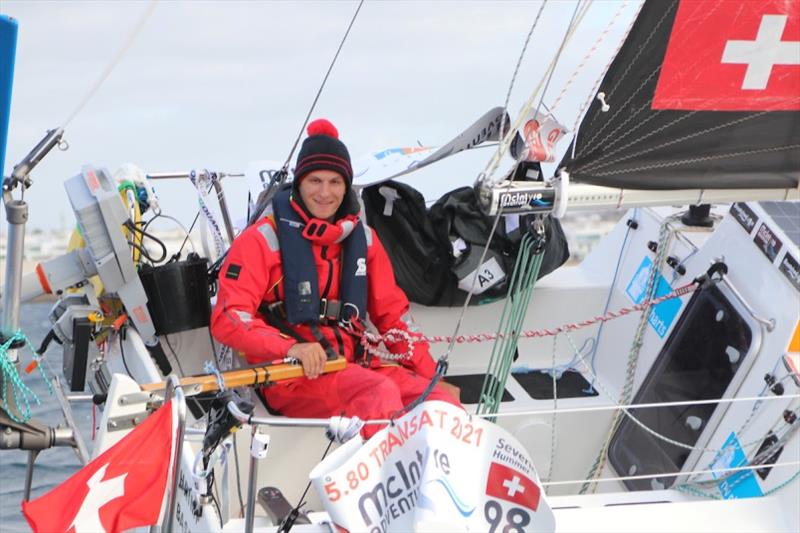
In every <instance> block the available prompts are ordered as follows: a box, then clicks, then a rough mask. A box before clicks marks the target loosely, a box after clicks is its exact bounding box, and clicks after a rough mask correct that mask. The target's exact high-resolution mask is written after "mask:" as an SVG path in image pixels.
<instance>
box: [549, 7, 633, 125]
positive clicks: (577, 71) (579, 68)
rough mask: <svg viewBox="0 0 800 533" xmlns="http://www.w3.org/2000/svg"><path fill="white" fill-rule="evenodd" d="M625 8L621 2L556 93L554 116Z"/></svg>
mask: <svg viewBox="0 0 800 533" xmlns="http://www.w3.org/2000/svg"><path fill="white" fill-rule="evenodd" d="M626 7H628V2H627V1H626V2H623V3H622V4H621V5H620V6H619V9H617V12H616V13H615V14H614V17H613V18H612V19H611V20H610V21H609V23H608V24H607V25H606V27H605V29H604V30H603V31H602V32H600V35H598V36H597V39H596V40H595V42H594V44H593V45H592V47H591V48H590V49H589V51H588V52H586V55H585V56H583V59H582V60H581V62H580V64H579V65H578V66H577V68H575V70H574V71H573V72H572V75H571V76H570V77H569V79H568V80H567V83H565V84H564V87H562V88H561V92H560V93H558V96H557V97H556V99H555V100H554V101H553V105H551V106H550V112H551V113H553V114H555V112H556V108H558V104H559V103H561V99H562V98H564V95H565V94H567V90H568V89H569V88H570V86H571V85H572V83H573V82H574V81H575V78H577V77H578V74H580V73H581V71H582V70H583V68H584V67H585V66H586V63H588V62H589V59H591V57H592V56H593V55H594V53H595V52H596V51H597V49H598V48H599V47H600V45H601V44H602V43H603V41H604V40H605V38H606V37H607V36H608V33H609V32H610V31H611V28H613V27H614V25H615V24H616V23H617V19H619V16H620V15H621V14H622V12H623V11H624V10H625V8H626ZM614 55H615V56H616V54H614ZM609 64H610V63H609Z"/></svg>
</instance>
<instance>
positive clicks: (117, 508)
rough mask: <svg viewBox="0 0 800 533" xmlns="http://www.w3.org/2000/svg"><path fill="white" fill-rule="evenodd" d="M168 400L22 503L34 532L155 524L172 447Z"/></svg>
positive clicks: (97, 529)
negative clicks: (114, 441) (66, 475)
mask: <svg viewBox="0 0 800 533" xmlns="http://www.w3.org/2000/svg"><path fill="white" fill-rule="evenodd" d="M172 404H173V402H169V403H167V404H165V405H164V406H163V407H161V408H160V409H159V410H158V411H156V412H155V413H153V414H152V415H150V416H149V417H148V418H147V419H146V420H145V421H144V422H142V424H141V425H139V426H137V427H136V428H135V429H134V430H133V431H131V432H130V433H129V434H128V435H126V436H125V437H124V438H123V439H122V440H120V441H119V442H118V443H117V444H115V445H114V446H112V447H111V448H109V449H108V450H106V451H105V452H103V454H102V455H100V456H99V457H97V458H96V459H94V460H93V461H91V462H90V463H89V464H87V465H86V466H85V467H83V468H82V469H81V470H79V471H78V472H76V473H75V474H74V475H73V476H72V477H70V478H69V479H67V480H66V481H65V482H64V483H62V484H61V485H59V486H57V487H56V488H54V489H53V490H51V491H50V492H48V493H47V494H44V495H43V496H41V497H39V498H37V499H35V500H31V501H29V502H22V513H23V514H24V515H25V518H26V519H27V520H28V524H30V526H31V528H32V529H33V530H34V531H35V532H43V533H60V532H74V533H81V532H90V531H91V532H99V531H123V530H127V529H130V528H134V527H139V526H149V525H153V524H155V523H157V522H158V518H159V515H160V514H161V506H162V503H163V500H164V493H165V492H166V487H167V480H168V478H169V468H170V459H171V457H172V455H173V449H174V446H175V425H174V424H173V415H172V411H173V408H172Z"/></svg>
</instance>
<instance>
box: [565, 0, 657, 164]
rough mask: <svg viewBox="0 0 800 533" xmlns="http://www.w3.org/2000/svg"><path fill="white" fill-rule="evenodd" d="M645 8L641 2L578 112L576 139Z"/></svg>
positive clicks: (574, 129) (573, 147)
mask: <svg viewBox="0 0 800 533" xmlns="http://www.w3.org/2000/svg"><path fill="white" fill-rule="evenodd" d="M643 6H644V2H640V4H639V9H637V10H636V14H635V15H634V16H633V18H632V19H631V21H630V23H629V24H628V27H627V28H626V29H625V34H624V35H623V36H622V38H621V39H620V40H619V42H618V43H617V48H616V49H615V50H614V53H613V54H611V57H610V58H609V59H608V61H607V62H606V66H605V67H604V68H603V71H602V72H601V73H600V75H599V76H598V77H597V79H596V80H595V82H594V85H593V86H592V90H591V91H589V94H588V96H587V97H586V101H584V102H583V105H581V108H580V110H579V111H578V115H577V116H576V117H575V123H574V124H573V125H572V131H574V132H575V137H576V138H577V136H578V124H580V122H581V119H582V118H583V116H584V112H585V111H586V109H587V108H588V107H589V104H590V103H591V102H592V101H593V100H594V99H595V94H597V90H598V89H599V88H600V84H601V83H602V82H603V78H605V77H606V73H607V72H608V69H609V68H611V63H613V62H614V58H615V57H617V55H618V54H619V51H620V49H621V48H622V45H623V44H624V43H625V41H626V40H627V39H628V35H629V34H630V33H631V28H633V24H634V22H636V19H637V18H639V13H640V12H641V11H642V7H643ZM606 97H609V94H606ZM595 118H597V117H595ZM576 144H577V143H573V146H572V149H573V154H572V157H573V158H574V157H575V153H574V152H575V145H576Z"/></svg>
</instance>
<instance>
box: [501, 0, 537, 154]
mask: <svg viewBox="0 0 800 533" xmlns="http://www.w3.org/2000/svg"><path fill="white" fill-rule="evenodd" d="M546 5H547V0H544V1H543V2H542V5H540V6H539V11H537V12H536V17H534V19H533V24H531V29H530V30H528V36H527V37H526V38H525V43H524V44H523V45H522V51H520V53H519V58H518V59H517V65H516V67H514V74H512V75H511V83H509V84H508V91H507V92H506V100H505V102H504V103H503V118H502V119H501V120H500V135H502V134H503V131H504V130H505V128H506V115H507V114H508V102H509V101H510V100H511V90H512V89H513V88H514V84H515V83H516V81H517V74H518V73H519V69H520V66H522V58H524V57H525V51H526V50H527V49H528V44H529V43H530V41H531V36H533V30H534V29H536V26H537V25H538V24H539V19H540V18H541V16H542V11H544V6H546ZM495 144H496V146H497V152H498V153H499V152H500V150H502V149H503V143H501V142H498V143H495Z"/></svg>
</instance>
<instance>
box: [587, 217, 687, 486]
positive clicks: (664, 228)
mask: <svg viewBox="0 0 800 533" xmlns="http://www.w3.org/2000/svg"><path fill="white" fill-rule="evenodd" d="M675 219H676V215H672V216H669V217H667V218H665V219H664V220H663V222H662V223H661V227H660V228H659V237H658V247H657V248H656V256H655V258H654V259H653V264H652V265H650V272H649V273H648V276H647V286H646V288H645V294H644V301H647V302H649V301H650V300H652V299H653V298H654V297H655V294H656V291H657V290H658V281H657V279H658V276H659V274H660V273H661V267H662V266H663V264H664V262H665V260H666V258H667V251H668V249H669V245H670V241H671V240H672V236H673V233H674V232H673V231H672V229H671V227H670V223H671V222H672V221H673V220H675ZM651 310H652V308H651V306H650V305H647V306H646V307H645V308H644V309H643V310H642V314H641V316H640V317H639V324H638V325H637V327H636V331H635V333H634V335H633V341H632V342H631V347H630V350H629V351H628V364H627V367H626V370H625V381H624V384H623V388H622V393H621V394H620V399H619V402H618V403H619V404H620V405H628V404H630V401H631V398H632V396H633V384H634V379H635V377H636V367H637V365H638V363H639V351H640V350H641V348H642V345H643V344H644V334H645V331H646V330H647V324H648V323H649V319H650V313H651ZM621 421H622V411H621V410H617V411H616V412H615V413H614V416H613V418H612V420H611V425H610V426H609V430H608V434H607V435H606V440H605V442H604V443H603V445H602V447H601V448H600V451H599V452H598V453H597V457H595V460H594V463H592V466H591V468H589V473H588V474H587V475H586V479H587V480H594V479H596V478H597V477H598V476H599V475H600V474H601V473H602V471H603V468H604V467H605V464H606V459H607V457H608V448H609V446H610V445H611V439H612V437H613V436H614V432H615V431H616V430H617V427H618V426H619V424H620V422H621ZM592 486H594V489H595V490H596V489H597V484H596V483H592V482H590V481H587V482H585V483H584V484H583V485H581V488H580V490H579V491H578V494H586V492H587V491H588V490H589V488H590V487H592Z"/></svg>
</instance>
